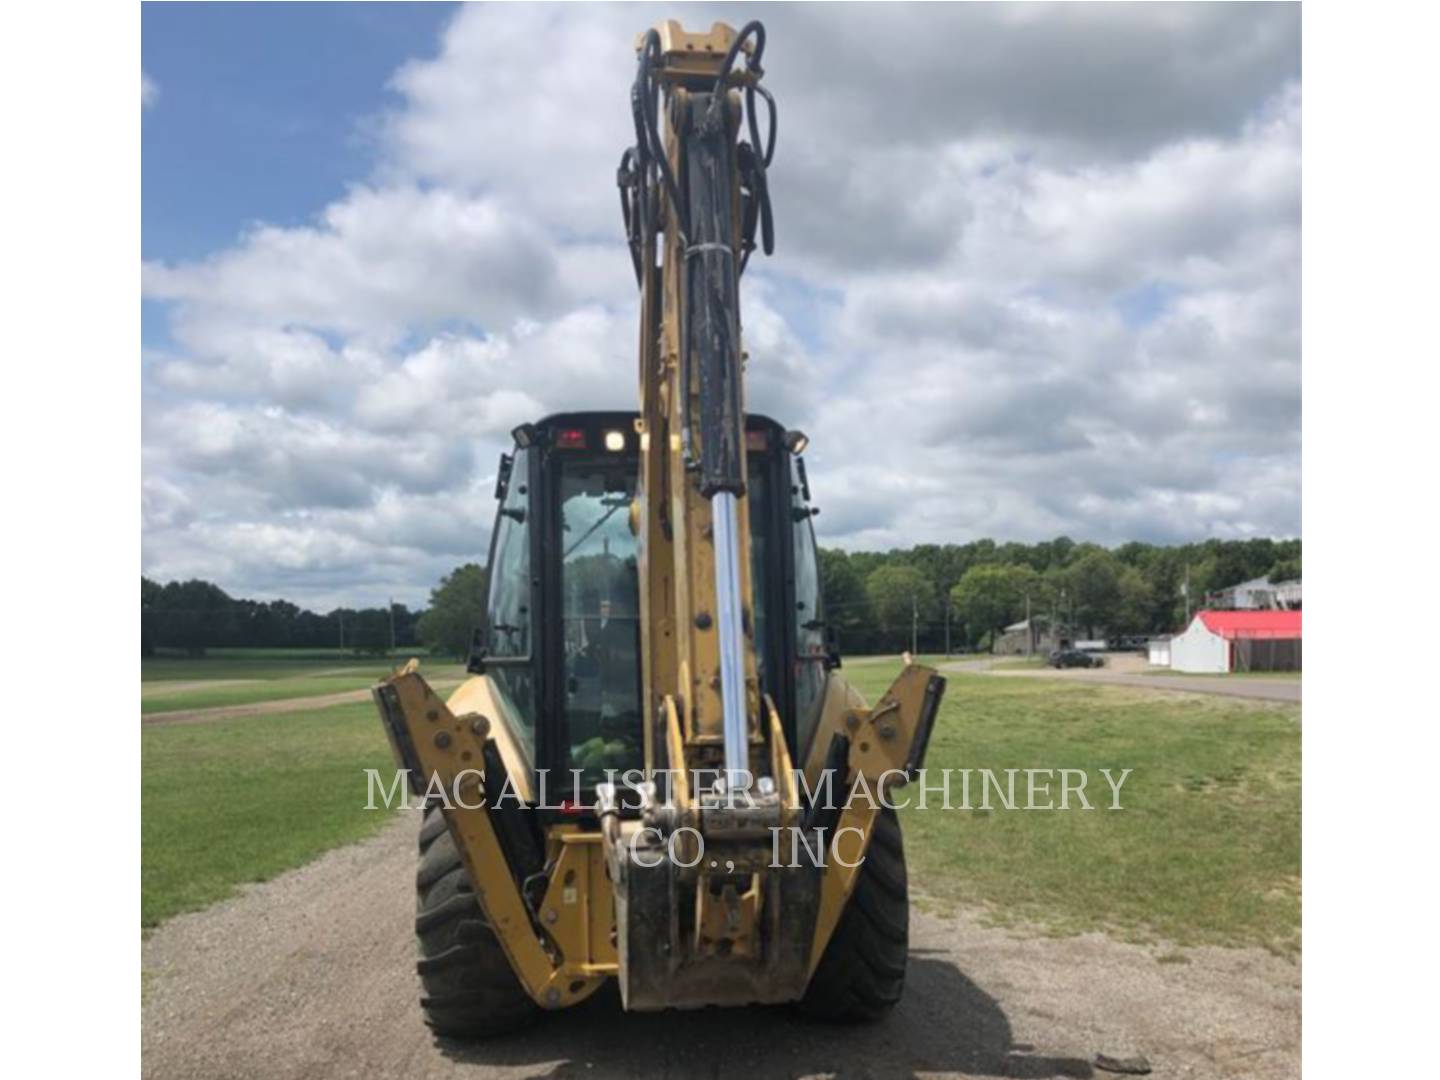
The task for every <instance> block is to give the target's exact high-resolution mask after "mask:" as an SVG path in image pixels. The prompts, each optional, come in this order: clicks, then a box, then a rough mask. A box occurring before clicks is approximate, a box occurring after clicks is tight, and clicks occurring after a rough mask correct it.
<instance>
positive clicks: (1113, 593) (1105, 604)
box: [1065, 545, 1120, 634]
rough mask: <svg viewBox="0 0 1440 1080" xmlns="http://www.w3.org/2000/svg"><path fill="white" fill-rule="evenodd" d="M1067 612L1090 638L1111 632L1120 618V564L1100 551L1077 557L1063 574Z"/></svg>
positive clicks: (1091, 551)
mask: <svg viewBox="0 0 1440 1080" xmlns="http://www.w3.org/2000/svg"><path fill="white" fill-rule="evenodd" d="M1065 581H1066V586H1067V589H1068V592H1069V596H1068V600H1069V610H1070V612H1072V613H1073V617H1074V621H1075V622H1076V623H1077V624H1078V625H1080V626H1083V627H1085V628H1086V631H1087V633H1090V634H1093V633H1094V632H1095V631H1096V629H1097V628H1106V629H1108V628H1111V627H1113V626H1114V625H1115V623H1116V620H1117V617H1118V616H1119V614H1120V561H1119V560H1118V559H1116V558H1115V556H1114V555H1111V554H1110V553H1109V552H1108V551H1106V550H1105V549H1104V548H1101V547H1094V546H1093V545H1092V546H1091V549H1090V550H1088V551H1086V552H1085V554H1083V555H1081V556H1080V557H1079V558H1078V559H1076V560H1075V562H1074V563H1073V564H1072V565H1071V566H1070V568H1069V569H1068V570H1067V571H1066V572H1065Z"/></svg>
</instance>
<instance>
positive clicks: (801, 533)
mask: <svg viewBox="0 0 1440 1080" xmlns="http://www.w3.org/2000/svg"><path fill="white" fill-rule="evenodd" d="M798 460H799V459H798V458H792V459H791V462H790V469H791V481H790V489H791V491H792V493H793V495H792V498H793V504H792V509H793V513H792V517H793V518H794V521H795V527H794V529H793V530H792V532H793V543H794V557H795V731H796V736H797V745H798V747H799V749H800V755H799V759H800V760H802V761H803V760H804V757H805V754H806V752H807V751H808V749H809V746H810V740H811V738H812V736H813V735H814V733H815V725H816V724H817V723H818V722H819V720H820V709H821V706H822V704H823V701H824V697H825V680H826V677H827V674H828V672H827V668H826V663H825V660H826V656H825V624H824V622H823V619H824V613H823V611H822V609H821V599H820V568H819V566H818V555H817V553H816V550H815V532H814V530H813V529H812V528H811V525H810V508H809V507H808V506H807V505H806V503H805V496H804V485H803V484H802V483H801V478H800V475H799V472H798V470H797V464H796V463H797V462H798Z"/></svg>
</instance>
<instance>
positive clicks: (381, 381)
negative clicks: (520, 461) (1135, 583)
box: [142, 4, 1301, 608]
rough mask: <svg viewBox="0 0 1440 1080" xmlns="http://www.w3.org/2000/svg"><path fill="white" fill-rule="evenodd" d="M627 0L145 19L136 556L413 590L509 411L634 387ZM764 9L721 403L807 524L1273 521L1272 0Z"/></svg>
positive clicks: (1283, 152) (473, 540)
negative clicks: (775, 107)
mask: <svg viewBox="0 0 1440 1080" xmlns="http://www.w3.org/2000/svg"><path fill="white" fill-rule="evenodd" d="M673 13H674V8H673V7H672V8H668V9H667V8H655V7H650V6H646V5H635V6H616V7H607V6H603V5H585V6H583V7H582V6H578V5H577V6H574V7H562V6H548V5H546V6H538V5H537V6H534V7H530V6H521V5H506V6H503V7H489V6H475V7H464V8H454V7H449V6H443V5H416V6H414V7H408V6H407V7H401V6H391V5H384V4H381V5H356V6H353V7H352V6H350V5H296V6H291V5H256V6H252V5H242V6H239V7H230V6H226V5H216V6H213V7H212V6H209V5H193V6H192V5H156V4H147V5H145V7H144V14H143V19H144V26H143V34H144V37H143V60H142V66H143V77H142V108H143V110H144V112H143V117H144V118H143V140H144V142H143V158H142V161H143V185H144V186H143V215H144V228H143V233H144V239H143V244H144V250H143V258H144V272H143V282H144V286H143V287H144V300H143V327H144V342H143V350H142V363H143V369H144V374H143V387H144V395H145V397H144V411H143V417H144V419H143V432H144V434H143V455H144V485H143V491H142V499H143V520H144V542H143V543H144V547H143V551H144V555H143V562H144V566H143V570H144V572H145V573H146V574H147V575H149V576H151V577H155V578H159V579H161V580H168V579H171V578H183V577H204V578H208V579H210V580H213V581H216V582H218V583H220V584H221V585H222V586H224V587H225V588H226V589H228V590H230V591H231V592H232V593H233V594H236V595H244V596H255V597H274V596H285V597H288V598H291V599H294V600H296V601H298V602H301V603H305V604H310V605H314V606H317V607H320V608H327V607H329V606H332V605H333V604H336V603H340V602H347V603H368V602H376V601H380V602H383V601H384V600H385V599H386V598H387V597H390V596H393V597H394V598H395V599H397V600H401V601H405V602H408V603H411V604H418V603H420V602H421V601H423V599H424V597H425V595H426V593H427V591H428V589H429V587H430V586H431V585H432V584H433V583H434V582H435V580H436V579H437V578H438V577H439V576H440V575H441V574H443V573H445V572H446V571H448V570H449V569H450V568H452V567H453V566H455V565H456V564H458V563H460V562H463V561H468V560H475V559H479V560H482V561H483V558H484V552H485V547H486V542H487V538H488V534H489V528H490V523H491V518H492V516H493V511H494V504H493V501H492V488H493V483H494V470H495V461H496V458H497V456H498V454H499V453H500V451H501V450H502V449H503V448H504V447H505V446H506V445H507V444H508V441H509V440H508V434H507V433H508V432H509V430H510V429H511V428H512V427H513V426H514V425H515V424H517V423H520V422H521V421H524V420H528V419H535V418H537V417H538V416H540V415H542V414H544V413H546V412H548V411H553V410H558V409H562V408H615V407H619V408H628V407H633V404H634V399H635V392H636V391H635V386H634V377H633V371H634V343H635V333H636V305H635V296H634V278H633V276H632V272H631V268H630V263H629V257H628V254H627V253H626V251H625V248H624V245H623V240H622V236H621V227H620V221H619V209H618V200H617V197H616V193H615V187H614V177H615V166H616V163H617V161H618V160H619V156H620V151H621V150H622V149H623V148H624V147H625V146H626V145H628V144H629V142H630V141H632V140H633V130H632V128H631V122H630V118H629V106H628V87H629V82H630V80H631V78H632V76H633V73H634V63H633V51H632V41H633V37H634V35H635V33H636V32H637V31H639V30H641V29H643V28H645V27H646V26H648V25H650V24H651V23H653V22H654V21H656V20H657V19H658V18H661V17H664V16H665V15H666V14H673ZM684 14H685V16H686V21H687V23H688V24H690V25H692V26H695V25H708V24H709V22H710V21H712V20H713V19H724V20H726V21H730V22H731V23H733V24H735V25H738V24H739V23H740V22H742V21H744V19H746V18H747V17H754V16H759V17H761V18H763V19H764V20H765V22H766V24H767V28H768V31H769V43H768V46H767V51H766V64H765V66H766V71H767V76H766V81H767V84H768V85H769V86H770V88H771V90H772V91H773V92H774V94H775V95H776V97H777V99H778V102H779V108H780V139H779V149H778V151H777V154H776V160H775V163H774V165H773V166H772V168H771V173H770V180H771V189H772V193H773V198H774V202H775V213H776V238H777V242H776V253H775V255H774V257H773V258H771V259H768V260H765V259H763V258H760V257H758V256H757V258H756V259H755V260H754V261H752V263H751V265H750V269H749V271H748V272H747V274H746V277H745V281H744V287H743V294H742V295H743V301H742V303H743V317H744V322H745V330H746V338H747V347H748V350H749V352H750V354H751V356H752V361H751V378H750V380H749V384H748V391H749V395H750V407H751V408H752V409H753V410H755V411H763V412H767V413H770V414H771V415H773V416H775V417H776V418H777V419H780V420H782V421H783V422H785V423H786V424H787V425H789V426H795V427H801V428H804V429H805V430H806V431H807V432H808V433H809V434H810V436H811V450H810V452H809V454H808V455H807V456H808V458H809V462H810V466H811V471H810V475H811V478H812V480H811V483H812V489H813V490H814V493H815V498H816V502H817V503H818V504H819V505H820V506H821V507H822V510H823V512H822V513H821V515H820V516H819V517H818V518H817V519H816V525H817V528H818V529H819V531H820V533H821V541H822V543H828V544H835V545H840V546H844V547H848V548H852V549H860V548H889V547H895V546H908V545H910V544H913V543H917V542H926V541H930V542H947V541H954V542H963V541H966V540H971V539H975V538H978V537H983V536H990V537H995V538H997V539H1001V540H1006V539H1017V540H1036V539H1042V538H1047V537H1053V536H1056V535H1059V534H1061V533H1064V534H1067V535H1069V536H1071V537H1074V538H1076V539H1085V540H1095V541H1099V542H1102V543H1117V542H1120V541H1123V540H1127V539H1145V540H1153V541H1161V542H1164V541H1176V540H1189V539H1197V538H1203V537H1207V536H1221V537H1245V536H1253V535H1271V536H1281V535H1285V536H1293V535H1298V533H1299V529H1300V102H1301V93H1300V40H1299V37H1300V16H1299V10H1298V7H1296V6H1291V5H1256V6H1251V5H1244V4H1238V5H1213V6H1212V5H1197V6H1186V5H1180V6H1170V5H1161V4H1152V5H1143V6H1134V7H1132V6H1129V5H1105V6H1100V7H1089V6H1084V7H1081V6H1058V7H1050V6H1045V5H1036V6H1016V7H1009V6H997V5H974V6H971V5H964V6H955V7H940V6H928V7H923V8H922V7H917V8H913V9H911V8H905V7H902V6H898V5H885V6H883V7H881V6H876V7H870V6H867V5H845V6H834V7H831V6H826V5H795V6H780V7H770V6H768V5H744V7H743V9H741V8H737V7H735V6H728V5H713V6H711V5H701V6H695V7H693V8H691V9H688V10H686V11H685V12H684Z"/></svg>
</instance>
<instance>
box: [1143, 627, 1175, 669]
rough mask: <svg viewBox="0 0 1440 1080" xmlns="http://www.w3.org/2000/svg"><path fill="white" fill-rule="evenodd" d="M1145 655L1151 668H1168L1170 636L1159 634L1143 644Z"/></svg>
mask: <svg viewBox="0 0 1440 1080" xmlns="http://www.w3.org/2000/svg"><path fill="white" fill-rule="evenodd" d="M1145 653H1146V656H1147V657H1148V658H1149V660H1150V663H1151V665H1152V666H1153V667H1169V666H1170V635H1169V634H1161V635H1160V636H1159V637H1153V638H1151V639H1150V640H1149V641H1148V642H1146V643H1145Z"/></svg>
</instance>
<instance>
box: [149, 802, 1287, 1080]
mask: <svg viewBox="0 0 1440 1080" xmlns="http://www.w3.org/2000/svg"><path fill="white" fill-rule="evenodd" d="M399 817H400V818H401V820H399V821H397V822H396V823H395V824H394V825H393V826H390V827H388V828H386V829H385V830H383V831H382V832H381V833H380V834H378V835H377V836H376V837H374V838H373V839H371V840H367V841H365V842H363V843H360V844H355V845H352V846H349V847H345V848H340V849H337V850H335V851H332V852H330V853H329V854H327V855H325V856H323V857H322V858H320V859H318V860H317V861H315V862H313V863H311V864H309V865H308V866H305V867H302V868H300V869H298V870H294V871H292V872H290V873H287V874H285V875H283V876H282V877H279V878H277V879H275V880H274V881H271V882H268V883H265V884H262V885H256V886H250V887H248V888H247V889H246V890H245V891H244V893H243V894H242V895H240V896H238V897H236V898H235V899H233V900H229V901H226V902H224V903H221V904H218V905H216V906H214V907H211V908H209V909H207V910H205V911H202V912H197V913H194V914H190V915H182V916H180V917H178V918H176V919H173V920H171V921H169V922H168V923H166V924H165V925H163V926H161V927H160V928H159V929H158V930H156V931H155V932H154V933H152V934H151V935H150V936H149V937H148V939H147V940H146V941H145V943H144V945H143V950H142V955H143V964H144V968H145V973H146V977H145V1004H144V1008H143V1011H142V1020H141V1027H142V1045H143V1053H144V1075H145V1076H147V1077H155V1078H161V1077H166V1078H168V1077H175V1078H192V1077H202V1076H203V1077H207V1078H226V1077H237V1078H238V1077H245V1078H252V1077H267V1078H269V1077H279V1078H288V1077H295V1078H301V1077H304V1078H316V1080H329V1078H335V1077H366V1078H369V1077H476V1078H478V1077H533V1076H542V1077H582V1076H583V1077H592V1078H608V1077H631V1076H640V1077H669V1076H674V1077H692V1076H715V1077H720V1076H732V1075H740V1076H758V1077H770V1076H811V1075H817V1074H829V1075H838V1076H846V1077H910V1076H915V1075H917V1074H924V1075H926V1076H932V1075H933V1076H975V1077H982V1076H1008V1077H1050V1076H1081V1077H1087V1076H1096V1077H1104V1076H1107V1075H1110V1074H1106V1073H1103V1072H1100V1071H1099V1070H1096V1069H1094V1068H1093V1067H1092V1065H1091V1062H1093V1060H1094V1055H1095V1054H1096V1053H1102V1054H1107V1055H1109V1056H1111V1057H1127V1056H1130V1055H1133V1054H1144V1055H1145V1056H1146V1057H1147V1058H1148V1059H1149V1061H1150V1063H1151V1064H1152V1065H1153V1067H1154V1073H1153V1075H1154V1076H1156V1077H1188V1076H1195V1077H1207V1078H1213V1077H1245V1078H1249V1080H1264V1078H1269V1077H1292V1076H1298V1075H1299V1073H1300V1049H1299V1042H1300V991H1299V983H1300V971H1299V968H1298V966H1297V965H1295V964H1293V963H1290V962H1288V961H1285V960H1281V959H1277V958H1276V957H1273V956H1270V955H1269V954H1267V953H1265V952H1262V951H1258V950H1250V949H1213V948H1204V949H1189V950H1183V951H1176V950H1173V949H1168V948H1159V947H1146V946H1138V945H1128V944H1123V943H1120V942H1116V941H1112V940H1110V939H1108V938H1106V937H1104V936H1102V935H1098V934H1091V935H1086V936H1084V937H1075V938H1063V939H1053V938H1043V937H1040V938H1030V939H1022V938H1019V937H1016V936H1014V935H1013V934H1011V933H1009V932H1006V931H1002V930H996V929H988V928H985V927H983V926H981V925H980V924H979V922H978V921H976V920H975V919H973V918H970V917H961V918H957V919H942V918H939V917H935V916H931V915H926V914H923V913H920V912H912V917H911V961H910V976H909V983H908V988H907V991H906V995H905V1000H904V1001H903V1002H902V1003H901V1005H900V1007H899V1008H898V1009H897V1010H896V1012H895V1013H894V1014H893V1015H892V1016H891V1017H890V1018H889V1019H888V1020H887V1021H885V1022H883V1023H880V1024H877V1025H870V1026H857V1027H848V1028H846V1027H832V1026H826V1025H817V1024H814V1023H810V1022H805V1021H802V1020H800V1019H798V1018H796V1017H795V1016H793V1015H792V1014H791V1013H790V1012H789V1011H787V1010H785V1009H739V1010H720V1009H711V1010H701V1011H697V1012H687V1013H678V1012H671V1013H658V1014H657V1013H651V1014H632V1015H625V1014H623V1013H622V1012H621V1010H620V1007H619V999H618V997H617V996H616V995H615V994H614V993H609V992H602V993H601V994H600V995H597V997H596V998H594V999H592V1000H590V1001H589V1002H586V1003H585V1004H583V1005H581V1006H578V1007H576V1008H575V1009H572V1010H569V1011H567V1012H563V1013H559V1014H556V1015H553V1016H548V1017H546V1018H544V1020H543V1021H542V1022H541V1023H540V1024H539V1025H537V1026H536V1027H534V1028H532V1029H530V1030H529V1031H527V1032H525V1033H523V1034H520V1035H516V1036H512V1037H509V1038H506V1039H502V1040H498V1041H492V1042H488V1043H480V1044H473V1045H457V1044H451V1043H444V1042H438V1043H437V1042H436V1041H435V1040H433V1039H432V1038H431V1036H430V1034H429V1032H428V1031H427V1029H426V1028H425V1026H424V1025H423V1024H422V1023H421V1020H420V1013H419V1008H418V1006H417V1004H416V998H417V984H416V978H415V974H414V956H413V945H412V939H411V925H410V920H411V912H412V905H413V894H412V882H413V878H414V848H415V830H416V829H417V828H418V825H419V822H418V814H415V813H413V812H404V813H401V814H400V815H399ZM1162 957H1163V958H1164V962H1162V959H1161V958H1162Z"/></svg>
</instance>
